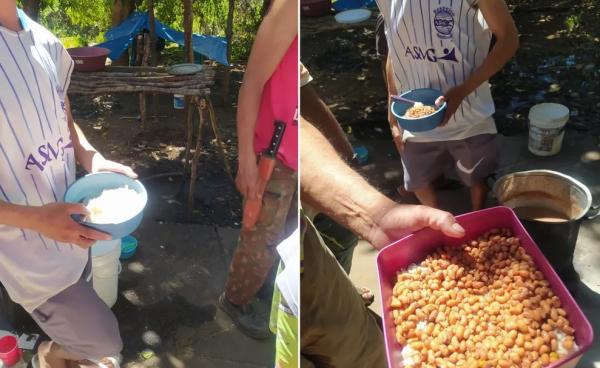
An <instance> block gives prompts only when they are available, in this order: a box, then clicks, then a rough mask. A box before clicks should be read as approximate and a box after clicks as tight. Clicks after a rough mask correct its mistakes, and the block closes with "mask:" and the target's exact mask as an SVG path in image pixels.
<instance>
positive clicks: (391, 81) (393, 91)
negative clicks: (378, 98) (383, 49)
mask: <svg viewBox="0 0 600 368" xmlns="http://www.w3.org/2000/svg"><path fill="white" fill-rule="evenodd" d="M385 76H386V78H387V88H388V95H397V94H398V88H397V87H396V78H395V77H394V69H393V68H392V59H390V56H389V55H388V57H387V61H386V63H385Z"/></svg>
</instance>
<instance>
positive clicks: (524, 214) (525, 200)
mask: <svg viewBox="0 0 600 368" xmlns="http://www.w3.org/2000/svg"><path fill="white" fill-rule="evenodd" d="M492 192H493V194H494V196H495V198H496V199H497V200H498V202H499V203H500V204H502V205H504V206H507V207H510V208H512V209H513V210H514V211H515V213H516V214H517V216H518V217H519V219H520V220H521V222H522V223H523V225H524V226H525V228H526V229H527V231H528V232H529V234H531V236H532V238H533V239H534V240H535V242H536V243H537V244H538V246H539V247H540V249H541V250H542V252H543V253H544V255H545V256H546V258H547V259H548V261H550V264H551V265H552V267H553V268H554V269H555V270H556V272H557V273H558V274H559V275H560V276H561V278H562V279H563V281H565V283H570V282H576V281H577V279H578V277H577V273H576V272H575V269H574V267H573V254H574V251H575V245H576V244H577V236H578V234H579V227H580V226H581V223H582V221H583V220H586V219H588V220H592V219H594V218H596V217H597V216H598V213H597V212H598V210H597V207H595V206H592V194H591V193H590V190H589V189H588V188H587V187H586V186H585V185H584V184H582V183H581V182H579V181H578V180H575V179H573V178H572V177H570V176H567V175H565V174H562V173H559V172H556V171H550V170H531V171H522V172H516V173H512V174H508V175H505V176H503V177H501V178H500V179H498V180H497V181H496V182H495V183H494V185H493V189H492Z"/></svg>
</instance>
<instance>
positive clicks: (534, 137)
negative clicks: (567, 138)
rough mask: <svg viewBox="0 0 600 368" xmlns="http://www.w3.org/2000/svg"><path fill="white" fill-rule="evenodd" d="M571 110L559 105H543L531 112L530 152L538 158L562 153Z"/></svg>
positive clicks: (534, 107) (537, 106) (535, 107)
mask: <svg viewBox="0 0 600 368" xmlns="http://www.w3.org/2000/svg"><path fill="white" fill-rule="evenodd" d="M567 121H569V109H568V108H567V107H566V106H564V105H561V104H557V103H542V104H538V105H535V106H533V107H532V108H531V109H530V110H529V151H530V152H531V153H533V154H534V155H538V156H552V155H556V154H557V153H559V152H560V149H561V147H562V141H563V137H564V135H565V130H564V128H565V125H566V124H567Z"/></svg>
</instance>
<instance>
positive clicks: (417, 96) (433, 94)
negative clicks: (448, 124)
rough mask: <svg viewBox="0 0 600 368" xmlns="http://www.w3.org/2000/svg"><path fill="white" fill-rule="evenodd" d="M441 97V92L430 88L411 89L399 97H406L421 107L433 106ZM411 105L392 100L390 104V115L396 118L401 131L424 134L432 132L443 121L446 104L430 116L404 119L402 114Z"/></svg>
mask: <svg viewBox="0 0 600 368" xmlns="http://www.w3.org/2000/svg"><path fill="white" fill-rule="evenodd" d="M441 95H442V92H440V91H438V90H435V89H431V88H421V89H413V90H412V91H407V92H404V93H402V94H401V95H400V96H401V97H406V98H408V99H409V100H413V101H417V102H421V103H423V105H430V106H435V100H437V99H438V97H440V96H441ZM412 106H413V104H411V103H409V102H404V101H399V100H394V101H393V102H392V107H391V109H392V114H393V115H394V116H395V117H396V120H397V121H398V125H400V127H401V128H402V129H405V130H408V131H409V132H426V131H429V130H433V129H435V128H437V127H438V126H439V125H440V124H441V123H442V120H443V119H444V114H445V112H446V103H445V102H444V103H443V104H442V106H440V107H439V108H438V109H437V111H436V112H434V113H433V114H431V115H427V116H424V117H422V118H420V119H406V118H404V114H405V113H406V110H408V109H409V108H410V107H412Z"/></svg>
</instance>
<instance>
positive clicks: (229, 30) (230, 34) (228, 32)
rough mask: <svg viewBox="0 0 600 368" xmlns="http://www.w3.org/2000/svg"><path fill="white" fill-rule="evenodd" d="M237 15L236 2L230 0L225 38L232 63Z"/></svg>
mask: <svg viewBox="0 0 600 368" xmlns="http://www.w3.org/2000/svg"><path fill="white" fill-rule="evenodd" d="M234 13H235V0H229V10H228V12H227V28H226V30H225V37H226V38H227V61H228V62H230V63H231V47H232V45H231V43H232V42H231V41H232V39H233V16H234Z"/></svg>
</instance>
